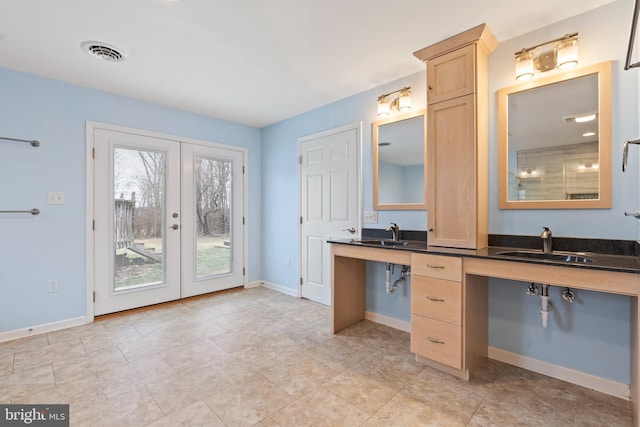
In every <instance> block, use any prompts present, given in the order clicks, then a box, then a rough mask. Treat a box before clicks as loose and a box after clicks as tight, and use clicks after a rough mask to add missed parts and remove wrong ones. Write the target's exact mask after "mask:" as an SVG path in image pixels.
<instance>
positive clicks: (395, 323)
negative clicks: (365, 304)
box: [364, 311, 411, 332]
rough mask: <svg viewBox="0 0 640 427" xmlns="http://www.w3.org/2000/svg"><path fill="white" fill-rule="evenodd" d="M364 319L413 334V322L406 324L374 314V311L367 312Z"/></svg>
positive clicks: (402, 321)
mask: <svg viewBox="0 0 640 427" xmlns="http://www.w3.org/2000/svg"><path fill="white" fill-rule="evenodd" d="M364 318H365V319H367V320H371V321H372V322H375V323H380V324H381V325H385V326H389V327H391V328H394V329H399V330H401V331H404V332H411V322H405V321H404V320H399V319H396V318H394V317H389V316H385V315H383V314H378V313H374V312H373V311H365V312H364Z"/></svg>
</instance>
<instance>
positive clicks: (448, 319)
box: [330, 239, 640, 420]
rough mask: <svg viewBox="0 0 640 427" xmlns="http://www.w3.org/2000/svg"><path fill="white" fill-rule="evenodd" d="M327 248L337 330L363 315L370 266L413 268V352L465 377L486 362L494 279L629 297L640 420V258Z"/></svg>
mask: <svg viewBox="0 0 640 427" xmlns="http://www.w3.org/2000/svg"><path fill="white" fill-rule="evenodd" d="M363 241H364V242H365V243H362V242H363ZM330 243H331V262H332V268H331V275H332V288H333V292H332V316H331V322H332V330H333V332H334V333H337V332H339V331H341V330H342V329H344V328H347V327H348V326H350V325H353V324H355V323H357V322H359V321H361V320H363V319H364V317H365V310H366V262H367V261H377V262H385V263H394V264H400V265H410V266H411V277H412V280H411V282H412V293H411V351H412V352H413V353H415V354H416V358H417V360H418V361H420V362H422V363H425V364H427V365H429V366H432V367H435V368H437V369H440V370H442V371H445V372H447V373H449V374H451V375H455V376H457V377H459V378H462V379H464V380H470V379H472V378H473V375H474V373H475V372H477V370H478V369H479V368H480V365H481V364H482V362H483V361H484V360H485V359H486V357H487V350H488V290H487V287H488V286H487V282H488V278H489V277H495V278H503V279H511V280H517V281H524V282H537V283H540V282H543V283H545V284H550V285H556V286H562V287H570V288H575V289H587V290H590V291H597V292H607V293H614V294H622V295H627V296H630V297H632V298H631V300H632V304H631V318H630V319H629V322H630V324H631V331H632V332H631V346H630V347H631V353H632V354H631V365H632V366H631V384H630V387H631V399H632V402H633V405H634V414H635V419H636V420H637V419H638V412H637V399H638V394H639V393H638V387H639V384H640V381H639V378H638V364H639V356H640V355H639V353H638V342H639V338H640V337H639V331H640V328H638V317H639V316H638V293H639V286H640V262H639V261H638V257H636V256H620V255H603V254H597V253H589V254H587V255H586V256H588V257H589V262H582V263H579V262H573V261H572V260H570V261H566V260H563V259H555V260H554V259H547V258H544V257H542V258H534V257H527V256H526V255H525V256H518V255H519V254H518V252H519V251H518V250H516V249H515V248H504V247H487V248H484V249H477V250H473V249H453V248H435V247H427V245H426V243H425V242H406V244H404V245H390V246H385V245H381V244H380V243H377V242H376V241H375V240H362V241H361V240H357V239H347V240H333V241H330ZM403 243H404V242H403ZM522 252H524V253H525V254H526V253H533V254H537V253H540V254H542V252H541V251H533V250H531V249H525V250H522ZM514 253H516V255H515V256H514V255H513V254H514ZM520 255H522V254H521V253H520Z"/></svg>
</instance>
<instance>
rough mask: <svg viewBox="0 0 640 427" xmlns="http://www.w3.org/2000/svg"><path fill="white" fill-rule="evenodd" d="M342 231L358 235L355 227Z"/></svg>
mask: <svg viewBox="0 0 640 427" xmlns="http://www.w3.org/2000/svg"><path fill="white" fill-rule="evenodd" d="M342 231H348V232H349V233H351V234H356V229H355V228H354V227H351V228H345V229H344V230H342Z"/></svg>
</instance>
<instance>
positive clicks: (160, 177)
mask: <svg viewBox="0 0 640 427" xmlns="http://www.w3.org/2000/svg"><path fill="white" fill-rule="evenodd" d="M94 141H95V155H94V157H95V165H94V183H95V188H94V191H95V193H94V213H95V223H94V224H95V248H94V257H95V258H94V259H95V261H94V264H95V267H94V268H95V285H94V289H95V314H96V315H100V314H105V313H112V312H116V311H122V310H127V309H130V308H134V307H141V306H145V305H150V304H157V303H160V302H165V301H170V300H174V299H178V298H180V228H179V227H180V143H179V142H178V141H171V140H166V139H160V138H151V137H147V136H141V135H134V134H130V133H124V132H115V131H110V130H105V129H95V130H94Z"/></svg>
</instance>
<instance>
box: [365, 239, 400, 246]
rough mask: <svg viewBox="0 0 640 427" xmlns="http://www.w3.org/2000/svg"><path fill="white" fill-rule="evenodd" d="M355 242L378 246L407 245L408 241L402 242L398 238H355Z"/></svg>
mask: <svg viewBox="0 0 640 427" xmlns="http://www.w3.org/2000/svg"><path fill="white" fill-rule="evenodd" d="M353 242H354V243H360V244H362V245H377V246H406V245H407V242H400V241H397V240H386V239H354V240H353Z"/></svg>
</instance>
